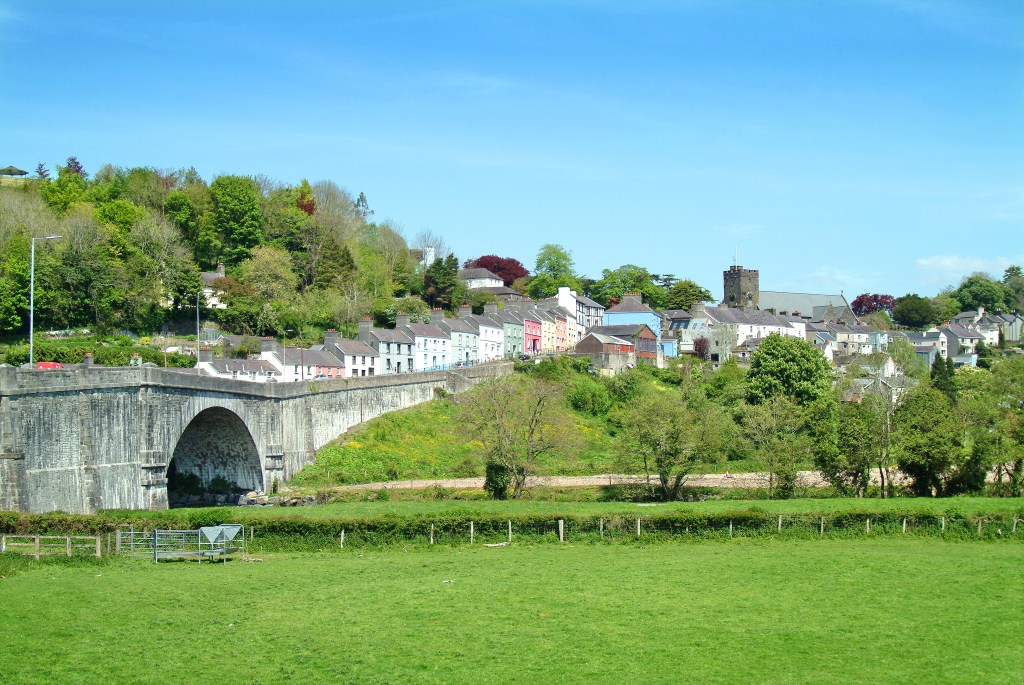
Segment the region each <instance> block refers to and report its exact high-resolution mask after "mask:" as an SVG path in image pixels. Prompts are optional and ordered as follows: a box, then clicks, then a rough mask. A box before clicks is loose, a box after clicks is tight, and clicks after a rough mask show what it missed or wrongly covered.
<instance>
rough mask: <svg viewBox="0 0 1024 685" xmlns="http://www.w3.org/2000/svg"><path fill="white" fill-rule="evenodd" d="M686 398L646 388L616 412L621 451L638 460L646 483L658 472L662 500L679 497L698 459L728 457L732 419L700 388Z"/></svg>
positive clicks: (659, 491)
mask: <svg viewBox="0 0 1024 685" xmlns="http://www.w3.org/2000/svg"><path fill="white" fill-rule="evenodd" d="M687 395H688V396H687V397H685V398H682V397H680V396H679V395H677V394H676V393H674V392H666V391H662V390H648V391H646V392H644V393H643V394H641V395H640V397H638V398H635V399H633V400H631V401H630V402H629V404H628V405H626V407H625V408H624V409H623V410H622V411H620V412H618V413H617V415H616V417H615V422H616V423H617V424H618V426H619V429H620V430H619V444H620V450H621V451H622V454H623V455H624V456H626V457H627V458H628V459H630V460H634V459H635V460H637V461H638V463H636V464H635V466H639V467H640V468H642V469H643V471H644V473H645V474H646V475H647V478H648V483H649V482H650V477H651V475H652V474H654V475H656V476H657V479H658V480H657V490H658V493H659V495H660V496H661V499H662V501H665V502H670V501H672V500H675V499H678V497H679V492H680V490H681V489H682V487H683V485H685V483H686V478H687V476H689V475H690V474H691V473H693V472H694V471H695V469H696V468H697V467H698V466H699V465H700V464H707V463H715V462H719V461H722V460H724V458H725V449H726V445H727V444H728V442H729V437H730V434H731V428H732V423H731V422H730V421H729V420H728V418H727V417H726V416H725V415H724V414H723V413H722V412H721V410H720V409H719V408H718V407H716V406H715V405H713V404H712V403H710V402H708V401H707V398H706V397H704V396H703V392H702V391H700V390H699V388H694V389H691V391H690V392H688V393H687Z"/></svg>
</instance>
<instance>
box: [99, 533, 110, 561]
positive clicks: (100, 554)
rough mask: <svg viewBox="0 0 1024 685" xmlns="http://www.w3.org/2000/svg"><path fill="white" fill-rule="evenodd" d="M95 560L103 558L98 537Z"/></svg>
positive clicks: (101, 546) (101, 544)
mask: <svg viewBox="0 0 1024 685" xmlns="http://www.w3.org/2000/svg"><path fill="white" fill-rule="evenodd" d="M107 539H108V540H109V539H110V538H107ZM96 558H97V559H102V558H103V543H101V542H100V536H99V535H97V536H96Z"/></svg>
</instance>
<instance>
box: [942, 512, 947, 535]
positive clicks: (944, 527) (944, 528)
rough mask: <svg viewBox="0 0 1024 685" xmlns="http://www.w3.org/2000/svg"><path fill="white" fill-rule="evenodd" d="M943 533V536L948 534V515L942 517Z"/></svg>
mask: <svg viewBox="0 0 1024 685" xmlns="http://www.w3.org/2000/svg"><path fill="white" fill-rule="evenodd" d="M942 535H943V536H945V535H946V517H945V516H943V517H942Z"/></svg>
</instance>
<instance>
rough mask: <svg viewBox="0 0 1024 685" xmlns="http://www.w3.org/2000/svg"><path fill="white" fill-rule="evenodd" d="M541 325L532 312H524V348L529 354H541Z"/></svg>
mask: <svg viewBox="0 0 1024 685" xmlns="http://www.w3.org/2000/svg"><path fill="white" fill-rule="evenodd" d="M541 330H542V329H541V323H540V319H539V318H538V317H537V315H536V314H535V313H533V312H531V311H530V310H526V311H524V312H523V347H524V348H525V350H526V353H527V354H540V351H541V349H543V347H542V344H543V343H542V338H541Z"/></svg>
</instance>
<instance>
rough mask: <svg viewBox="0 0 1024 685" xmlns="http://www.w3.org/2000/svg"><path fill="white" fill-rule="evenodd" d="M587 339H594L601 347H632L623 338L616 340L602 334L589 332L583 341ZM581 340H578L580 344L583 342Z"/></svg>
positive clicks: (611, 336) (613, 337)
mask: <svg viewBox="0 0 1024 685" xmlns="http://www.w3.org/2000/svg"><path fill="white" fill-rule="evenodd" d="M587 338H594V339H595V340H597V341H598V342H599V343H601V344H602V345H629V346H630V347H632V346H633V343H632V342H631V341H629V340H626V339H623V338H616V337H615V336H614V335H605V334H604V333H594V332H593V331H591V332H590V333H587V334H586V335H585V336H583V340H586V339H587ZM583 340H580V342H583ZM577 344H579V343H577Z"/></svg>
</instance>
